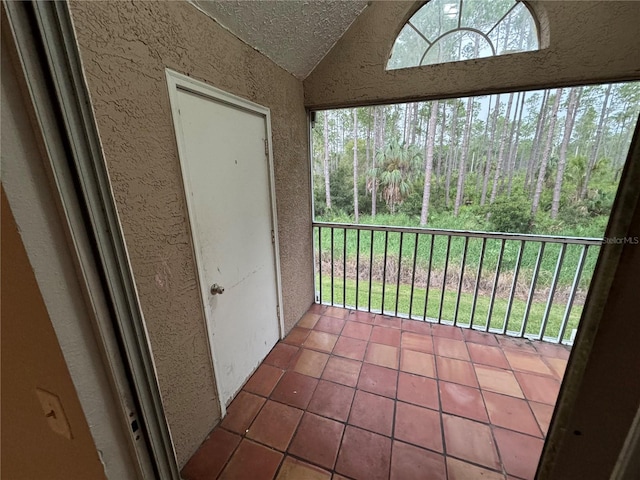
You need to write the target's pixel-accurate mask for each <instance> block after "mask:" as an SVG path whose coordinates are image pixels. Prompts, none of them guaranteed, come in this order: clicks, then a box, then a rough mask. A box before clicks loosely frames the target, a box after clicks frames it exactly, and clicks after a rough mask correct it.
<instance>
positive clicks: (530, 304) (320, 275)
mask: <svg viewBox="0 0 640 480" xmlns="http://www.w3.org/2000/svg"><path fill="white" fill-rule="evenodd" d="M312 227H313V232H314V234H317V235H318V239H317V244H315V239H314V240H313V244H315V245H317V262H318V263H317V271H316V274H315V275H316V276H314V284H315V288H316V293H317V297H316V301H317V302H318V303H319V304H324V305H332V306H335V305H336V303H337V304H339V306H340V307H344V308H355V309H357V310H360V307H361V300H362V295H360V266H361V265H360V264H361V258H360V257H361V256H362V252H361V251H360V249H361V248H362V243H363V242H365V240H362V239H361V236H362V233H361V232H362V231H363V230H369V231H370V232H371V233H370V236H369V241H370V245H369V291H368V299H367V301H366V304H365V305H364V306H363V310H365V309H366V310H367V311H368V312H371V311H372V307H373V311H374V312H378V310H377V305H378V303H377V302H376V303H375V304H374V305H372V302H373V300H372V298H373V293H374V288H373V280H374V278H375V277H376V275H374V273H373V270H374V268H375V265H374V262H375V255H374V253H375V251H376V250H375V242H376V232H384V256H383V258H382V261H383V265H382V267H383V268H382V281H381V284H382V295H381V300H380V302H381V303H380V310H379V311H380V313H383V314H389V315H393V314H395V315H396V316H397V315H400V314H402V315H404V310H402V313H401V308H400V307H401V305H400V303H401V298H400V297H401V295H403V296H406V293H409V295H410V297H409V304H408V318H410V319H419V318H420V317H419V313H418V314H416V316H415V317H414V311H413V310H414V304H415V303H416V302H417V300H416V299H415V294H416V278H417V275H418V273H417V270H418V268H419V267H421V265H422V260H421V259H420V261H419V259H418V255H419V247H420V241H421V240H420V238H421V235H430V236H431V240H430V242H429V245H428V246H427V249H428V250H429V253H428V255H429V259H428V269H427V278H426V287H425V293H424V309H423V315H422V320H423V321H426V320H427V319H428V318H429V316H428V314H429V295H430V293H431V292H430V291H429V290H430V287H431V277H432V273H433V268H434V255H435V247H436V246H437V245H436V237H437V236H444V237H446V239H447V240H446V242H447V243H446V254H445V257H444V268H443V274H442V290H441V292H439V294H438V293H436V295H437V296H438V297H439V300H440V304H439V306H438V307H437V308H438V311H437V312H435V311H433V309H432V312H431V318H432V320H433V321H435V317H436V315H437V321H438V323H442V322H443V321H444V320H445V318H443V317H444V316H446V322H447V323H449V322H452V323H453V325H456V326H457V325H458V320H460V318H461V312H464V311H465V310H466V308H465V305H466V304H467V299H466V297H465V299H463V298H462V297H463V292H464V284H465V275H466V274H467V272H466V267H467V262H468V261H469V258H468V256H469V255H470V254H469V248H470V247H469V245H470V243H471V241H472V239H474V238H478V239H481V240H482V244H481V245H482V246H481V251H480V258H479V261H478V266H477V278H476V284H475V287H474V289H473V298H472V299H471V300H472V304H471V315H470V318H469V324H468V325H467V324H466V323H461V324H462V326H464V327H469V328H474V326H475V315H476V311H477V309H478V304H481V303H482V302H483V301H484V297H483V295H484V291H483V292H482V294H481V292H480V290H481V289H482V288H483V287H482V274H483V268H484V269H486V268H485V265H484V262H485V258H484V257H485V254H486V253H487V251H488V248H487V242H488V241H489V240H499V241H500V248H499V255H498V263H497V265H496V271H495V277H494V278H493V280H492V290H491V297H490V299H489V305H488V312H487V318H486V324H485V325H483V326H482V329H483V330H485V331H490V330H491V329H492V320H493V319H492V317H493V315H494V314H495V310H496V308H498V307H496V302H497V301H498V300H497V298H496V297H497V293H498V291H499V288H498V287H499V284H500V275H501V274H502V273H503V272H502V269H503V265H502V264H503V262H504V256H505V250H508V249H507V247H509V245H507V242H509V241H518V242H520V243H519V246H518V252H517V255H516V259H515V266H514V269H513V279H512V280H511V281H510V282H509V283H510V290H509V295H508V297H507V299H506V304H505V312H504V321H503V323H502V325H500V326H498V328H496V329H495V331H497V332H499V333H501V334H505V333H511V334H517V335H519V336H521V337H526V336H527V335H528V334H527V328H528V323H529V318H530V316H531V315H532V312H533V311H537V310H536V308H537V307H538V304H537V303H536V302H535V301H534V300H535V298H536V289H537V287H538V280H539V278H540V276H541V274H542V267H543V265H542V264H543V260H544V254H545V249H546V250H548V248H547V244H548V243H552V244H559V245H560V251H559V254H558V258H557V260H556V265H555V271H554V273H553V276H552V278H551V284H550V286H549V288H550V290H549V293H548V298H547V299H546V302H545V307H544V313H543V314H542V319H541V324H540V327H539V328H540V330H539V331H536V333H534V334H532V335H530V336H531V337H532V338H536V339H539V340H545V341H553V342H555V343H563V341H564V336H565V334H566V331H567V329H568V328H569V322H570V318H571V312H572V309H573V305H574V302H575V301H576V300H575V299H576V297H577V295H578V292H579V287H580V279H581V277H582V274H583V271H584V266H585V264H586V262H587V259H588V252H589V251H590V250H589V248H590V247H591V246H595V247H599V246H600V245H601V243H602V241H601V240H600V239H597V238H581V237H560V236H544V235H530V234H519V233H496V232H473V231H462V230H440V229H433V228H417V227H386V226H376V225H356V224H347V223H329V222H313V224H312ZM323 229H324V231H326V230H327V229H328V230H329V234H327V233H325V234H324V235H329V237H330V238H327V240H328V241H330V245H329V250H330V251H329V252H325V251H324V250H323V249H324V245H325V241H324V238H323ZM351 230H354V231H355V235H356V239H355V240H356V245H355V247H356V264H355V267H354V268H355V275H356V278H355V289H356V291H355V295H354V302H351V300H349V302H350V303H349V305H347V297H348V289H347V282H348V281H349V275H348V268H350V267H349V263H348V258H349V257H348V253H349V251H350V250H349V248H350V247H349V246H348V245H347V243H348V241H349V232H350V231H351ZM336 231H337V232H338V235H339V234H340V232H341V233H342V239H341V240H342V242H343V244H342V252H337V251H336V249H337V248H340V245H339V244H338V245H336V242H338V240H340V238H339V237H336V233H335V232H336ZM390 233H391V234H392V235H395V234H398V235H399V239H400V242H399V247H398V257H397V258H398V260H397V261H398V265H397V270H396V285H395V305H392V306H391V307H390V308H389V309H386V302H388V301H389V298H388V297H389V295H391V293H392V291H391V290H390V291H389V294H387V293H388V292H387V267H388V262H389V237H390ZM406 234H413V235H415V238H414V241H413V259H412V260H410V262H411V263H412V267H411V268H412V269H411V285H410V288H408V289H406V290H405V291H403V289H402V288H401V287H402V286H403V285H404V286H405V287H406V286H407V285H406V284H402V281H403V278H402V275H403V261H404V260H405V259H404V258H403V255H404V249H405V248H406V247H407V246H406V245H405V236H406ZM455 237H463V238H464V243H463V244H462V246H463V249H462V255H461V263H460V277H459V279H458V281H457V282H456V287H457V291H456V292H455V294H456V298H455V304H452V305H454V310H453V312H452V313H451V314H448V313H446V312H448V311H449V310H450V309H449V308H448V307H447V310H446V312H445V308H444V304H445V301H447V278H448V276H450V275H451V271H450V266H449V262H450V261H452V258H457V257H458V254H459V252H458V251H457V246H456V245H457V244H455V243H454V238H455ZM394 238H395V237H394ZM455 241H456V242H457V240H455ZM527 242H539V243H540V247H539V250H538V253H537V259H536V262H535V266H534V268H533V272H532V278H531V285H530V287H529V292H528V297H527V299H526V302H524V303H525V306H524V315H523V318H522V322H521V325H520V327H519V330H520V331H519V332H517V333H516V332H513V331H511V330H510V325H511V324H513V323H514V322H515V320H512V319H511V316H512V315H513V314H514V311H518V310H519V309H518V308H517V307H518V305H519V300H517V297H518V295H517V294H518V283H519V282H521V280H520V274H521V273H522V270H523V269H524V268H525V267H526V259H527V258H528V257H529V253H531V254H533V252H529V250H528V249H529V247H528V245H527ZM452 244H453V246H454V247H455V248H452ZM570 245H580V246H581V247H582V250H581V253H580V258H579V261H578V264H577V266H576V270H575V274H574V277H573V283H572V285H571V290H570V292H569V296H568V299H567V302H566V304H565V305H563V310H564V314H563V315H562V319H561V322H560V326H559V327H558V329H559V332H558V334H557V335H558V336H557V337H556V335H554V336H553V338H550V337H549V336H548V335H547V330H548V329H549V324H554V325H555V323H556V317H558V318H559V317H560V313H559V312H557V310H559V307H558V306H557V305H556V307H557V308H556V310H554V301H555V295H556V293H557V290H558V289H559V288H560V278H561V273H562V268H563V264H564V263H563V262H564V261H565V260H566V256H567V251H568V250H569V246H570ZM365 248H366V247H365ZM492 248H493V247H492ZM510 248H511V247H509V249H510ZM532 248H533V247H532ZM571 248H573V247H571ZM472 250H473V249H472ZM525 250H526V252H525ZM340 253H342V270H343V274H342V282H343V283H342V303H340V302H339V300H338V298H337V295H338V294H339V290H338V293H336V292H337V290H336V287H337V285H336V283H337V281H338V279H337V278H336V268H338V267H337V266H336V262H337V261H339V259H338V258H337V257H336V256H337V255H340ZM380 253H382V252H380ZM525 253H526V254H527V255H525ZM314 254H315V252H314ZM324 258H326V259H327V260H329V261H330V262H331V266H330V272H329V271H328V270H326V269H325V268H324V266H323V259H324ZM314 265H315V263H314ZM437 265H438V266H439V265H440V259H438V262H437ZM523 265H524V266H523ZM363 268H366V265H365V266H364V267H363ZM451 268H453V266H452V267H451ZM527 268H528V267H527ZM545 268H546V267H545ZM323 270H324V271H323ZM327 274H330V275H331V278H330V281H328V282H327V285H326V286H325V285H324V281H323V280H324V277H326V275H327ZM523 275H524V273H523ZM503 277H504V275H503ZM377 280H379V278H377ZM377 280H376V281H377ZM364 281H365V282H366V274H365V279H364ZM327 287H328V288H330V289H331V294H330V295H328V294H327V291H326V290H327ZM338 288H339V287H338ZM390 288H393V287H392V286H390ZM363 295H367V291H366V290H365V292H363ZM418 296H419V294H418ZM478 297H482V298H480V300H479V299H478ZM403 298H404V297H403ZM450 300H451V301H453V297H451V299H450ZM404 301H405V300H402V302H404ZM501 301H502V300H500V302H501ZM352 303H353V305H352ZM498 305H501V304H500V303H498ZM540 306H541V305H540ZM402 308H403V309H404V307H402ZM385 309H386V310H385ZM541 309H542V308H541ZM536 320H537V319H536ZM460 321H461V322H464V320H460ZM536 323H537V321H536ZM554 333H555V329H554Z"/></svg>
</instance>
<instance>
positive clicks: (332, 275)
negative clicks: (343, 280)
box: [331, 228, 334, 307]
mask: <svg viewBox="0 0 640 480" xmlns="http://www.w3.org/2000/svg"><path fill="white" fill-rule="evenodd" d="M333 277H334V274H333V228H331V306H332V307H333V290H334V288H333Z"/></svg>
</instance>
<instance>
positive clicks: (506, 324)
mask: <svg viewBox="0 0 640 480" xmlns="http://www.w3.org/2000/svg"><path fill="white" fill-rule="evenodd" d="M524 246H525V243H524V240H520V248H519V249H518V257H517V258H516V268H515V271H514V272H513V281H512V282H511V292H510V293H509V302H508V303H507V313H506V314H505V316H504V325H503V327H502V333H505V332H506V331H507V329H508V328H509V316H510V315H511V307H512V306H513V297H514V296H515V294H516V285H517V283H518V274H519V273H520V263H521V262H522V254H523V252H524Z"/></svg>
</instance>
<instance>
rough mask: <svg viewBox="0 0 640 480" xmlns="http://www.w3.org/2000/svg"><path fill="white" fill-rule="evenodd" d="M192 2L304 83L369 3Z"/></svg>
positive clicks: (310, 0) (302, 0) (330, 0)
mask: <svg viewBox="0 0 640 480" xmlns="http://www.w3.org/2000/svg"><path fill="white" fill-rule="evenodd" d="M191 2H192V3H193V4H194V5H195V6H196V7H197V8H199V9H200V10H202V11H203V12H204V13H206V14H207V15H209V16H210V17H212V18H213V19H215V20H216V22H218V23H219V24H220V25H222V26H223V27H225V28H226V29H228V30H229V31H230V32H231V33H233V34H234V35H235V36H237V37H238V38H239V39H241V40H242V41H244V42H245V43H247V44H248V45H250V46H252V47H253V48H255V49H256V50H258V51H259V52H261V53H263V54H264V55H266V56H267V57H269V58H270V59H271V60H273V61H274V62H275V63H276V64H278V65H280V66H281V67H282V68H284V69H285V70H287V71H288V72H290V73H292V74H293V75H295V76H296V77H298V78H300V79H304V78H305V77H306V76H307V75H309V73H311V71H312V70H313V68H314V67H315V66H316V65H317V64H318V63H319V62H320V60H322V59H323V58H324V56H325V55H326V54H327V53H328V52H329V50H331V48H332V47H333V46H334V45H335V43H336V42H337V41H338V39H339V38H340V37H342V35H343V34H344V32H345V31H346V30H347V29H348V28H349V26H350V25H351V24H352V23H353V21H354V20H355V19H356V17H357V16H358V15H359V14H360V13H362V11H363V10H364V9H365V8H366V6H367V3H368V2H366V1H360V0H349V1H344V0H342V1H340V0H338V1H336V0H275V1H274V0H244V1H236V0H231V1H212V0H191Z"/></svg>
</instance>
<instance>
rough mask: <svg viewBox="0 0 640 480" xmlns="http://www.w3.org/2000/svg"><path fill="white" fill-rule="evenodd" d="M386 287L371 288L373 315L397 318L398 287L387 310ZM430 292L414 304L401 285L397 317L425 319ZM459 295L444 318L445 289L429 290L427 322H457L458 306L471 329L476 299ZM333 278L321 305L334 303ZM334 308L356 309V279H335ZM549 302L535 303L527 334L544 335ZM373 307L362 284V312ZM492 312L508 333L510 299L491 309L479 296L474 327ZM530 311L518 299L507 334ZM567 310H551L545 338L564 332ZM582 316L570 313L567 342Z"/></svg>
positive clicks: (418, 292) (326, 282) (451, 296)
mask: <svg viewBox="0 0 640 480" xmlns="http://www.w3.org/2000/svg"><path fill="white" fill-rule="evenodd" d="M318 281H319V278H318V276H317V275H316V290H317V291H318V290H319V287H320V285H319V283H318ZM343 292H346V302H345V301H344V295H343ZM382 293H383V292H382V283H381V282H372V285H371V299H370V300H371V303H370V308H371V311H375V312H380V311H382V310H384V312H385V313H387V314H390V315H395V314H396V285H395V284H393V285H389V284H387V285H386V287H385V291H384V309H382ZM425 297H426V289H425V288H423V287H422V288H420V287H415V288H414V291H413V301H411V286H410V285H406V284H404V285H400V288H399V294H398V301H397V313H398V314H399V315H400V316H408V315H409V306H410V304H411V316H412V317H413V318H419V319H422V318H423V315H424V306H425ZM457 297H458V295H457V291H455V290H449V289H447V290H446V291H445V294H444V301H443V302H442V313H441V315H440V305H441V300H442V289H441V288H429V295H428V297H427V318H428V319H431V320H434V321H437V319H438V318H439V317H440V318H441V319H442V320H444V321H451V322H453V321H454V317H455V316H456V303H458V307H457V321H456V323H457V324H460V325H462V326H464V325H469V324H470V323H471V311H472V309H473V303H474V295H473V294H471V293H462V294H461V295H460V299H459V302H458V298H457ZM331 302H332V298H331V278H329V276H328V275H323V277H322V298H321V299H320V303H331ZM333 304H334V305H336V306H342V305H345V304H346V306H347V307H354V306H355V305H356V281H355V279H353V280H352V279H347V281H346V285H344V284H343V279H342V278H340V279H335V280H334V284H333ZM546 304H547V302H546V300H545V301H535V302H532V303H531V306H530V311H529V316H528V320H527V324H526V331H525V332H524V333H526V334H531V335H536V336H538V335H540V329H541V326H542V322H543V318H544V315H545V310H546ZM368 307H369V282H368V281H360V282H359V284H358V308H359V309H368ZM490 308H492V311H491V319H490V327H491V328H498V329H501V330H502V329H505V316H506V312H507V308H508V299H507V298H504V297H502V298H498V297H496V298H495V300H494V302H493V307H491V297H490V296H488V295H478V297H477V300H476V305H475V313H474V316H473V326H474V327H486V325H487V317H488V316H489V309H490ZM525 310H526V301H523V300H520V299H515V298H514V300H513V304H512V306H511V311H510V314H509V318H508V322H507V328H506V329H507V330H508V331H515V332H519V331H520V330H521V328H522V322H523V318H524V314H525ZM565 310H566V302H562V303H560V302H559V303H558V304H555V303H553V304H552V306H551V309H550V310H549V314H548V320H547V324H546V328H545V331H544V336H545V337H558V335H559V334H560V329H561V328H562V325H561V324H562V319H563V318H564V315H565ZM581 314H582V305H575V306H574V307H573V308H572V310H571V313H570V316H569V321H568V322H567V327H566V329H565V334H564V340H569V339H570V337H571V331H572V329H574V328H577V326H578V323H579V321H580V315H581Z"/></svg>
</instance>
